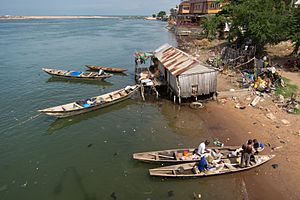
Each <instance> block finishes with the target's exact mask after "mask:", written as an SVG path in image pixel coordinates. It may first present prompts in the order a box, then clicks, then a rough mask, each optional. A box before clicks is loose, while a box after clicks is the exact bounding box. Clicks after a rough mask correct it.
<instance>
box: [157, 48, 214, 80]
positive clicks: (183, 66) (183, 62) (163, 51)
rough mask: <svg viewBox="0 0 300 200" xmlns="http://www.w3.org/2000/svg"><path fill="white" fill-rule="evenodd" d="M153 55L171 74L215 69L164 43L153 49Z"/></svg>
mask: <svg viewBox="0 0 300 200" xmlns="http://www.w3.org/2000/svg"><path fill="white" fill-rule="evenodd" d="M154 55H155V57H156V58H157V59H158V60H159V61H160V62H161V63H162V64H163V65H164V67H165V68H166V69H168V70H169V71H170V72H171V74H172V75H174V76H178V75H180V74H183V73H184V74H188V72H189V73H206V72H212V71H215V69H213V68H209V67H206V66H204V65H203V64H201V63H200V62H199V61H197V60H196V59H194V58H193V57H192V56H190V55H188V54H187V53H185V52H183V51H181V50H179V49H177V48H175V47H173V46H171V45H169V44H164V45H162V46H161V47H159V48H158V49H156V50H155V51H154Z"/></svg>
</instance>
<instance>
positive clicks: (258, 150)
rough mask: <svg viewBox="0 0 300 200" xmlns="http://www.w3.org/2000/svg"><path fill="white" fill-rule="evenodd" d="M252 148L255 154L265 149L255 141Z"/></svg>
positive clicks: (260, 143)
mask: <svg viewBox="0 0 300 200" xmlns="http://www.w3.org/2000/svg"><path fill="white" fill-rule="evenodd" d="M253 148H254V150H255V154H258V153H259V152H261V151H263V150H264V149H265V145H264V143H262V142H259V141H257V139H254V140H253Z"/></svg>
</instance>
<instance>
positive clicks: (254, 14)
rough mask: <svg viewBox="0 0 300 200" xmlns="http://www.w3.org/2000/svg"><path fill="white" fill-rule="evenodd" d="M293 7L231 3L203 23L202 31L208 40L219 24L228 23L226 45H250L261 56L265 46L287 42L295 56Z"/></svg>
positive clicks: (298, 11) (298, 33) (261, 1)
mask: <svg viewBox="0 0 300 200" xmlns="http://www.w3.org/2000/svg"><path fill="white" fill-rule="evenodd" d="M220 1H221V2H223V3H224V0H223V1H222V0H220ZM227 2H228V1H227ZM293 3H294V1H293V0H231V1H229V3H227V4H226V5H225V6H224V7H223V9H222V11H221V12H220V13H219V14H217V15H216V16H214V17H210V18H207V19H206V20H205V21H204V23H203V25H204V29H205V32H206V34H207V37H208V38H210V37H213V36H215V35H216V32H217V29H218V28H217V27H220V24H224V23H225V22H228V23H230V25H231V29H230V32H229V37H228V39H229V41H230V42H237V43H240V44H242V43H245V42H249V41H252V43H253V44H254V45H256V47H257V52H258V53H261V52H262V51H263V49H264V46H265V45H266V44H277V43H279V42H281V41H285V40H291V41H293V42H294V53H296V52H297V51H298V50H299V48H300V7H298V8H294V7H293ZM213 23H215V24H213ZM221 27H222V26H221Z"/></svg>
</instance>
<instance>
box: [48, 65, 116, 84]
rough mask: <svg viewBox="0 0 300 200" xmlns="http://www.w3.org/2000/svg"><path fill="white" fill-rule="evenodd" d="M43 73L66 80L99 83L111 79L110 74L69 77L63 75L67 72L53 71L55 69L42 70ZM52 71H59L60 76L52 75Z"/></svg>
mask: <svg viewBox="0 0 300 200" xmlns="http://www.w3.org/2000/svg"><path fill="white" fill-rule="evenodd" d="M43 71H44V72H46V73H47V74H49V75H50V76H52V77H55V78H62V79H68V80H92V81H94V80H98V81H101V80H104V79H107V78H110V77H112V75H111V74H104V75H94V76H71V75H64V73H66V72H68V71H67V70H55V69H47V68H43ZM54 71H60V72H61V74H58V73H53V72H54ZM94 74H95V73H94Z"/></svg>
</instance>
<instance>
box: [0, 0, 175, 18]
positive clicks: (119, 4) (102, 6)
mask: <svg viewBox="0 0 300 200" xmlns="http://www.w3.org/2000/svg"><path fill="white" fill-rule="evenodd" d="M179 3H180V0H0V15H152V14H153V13H158V12H159V11H160V10H165V11H167V12H168V11H169V10H170V8H172V7H175V6H176V5H178V4H179Z"/></svg>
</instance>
